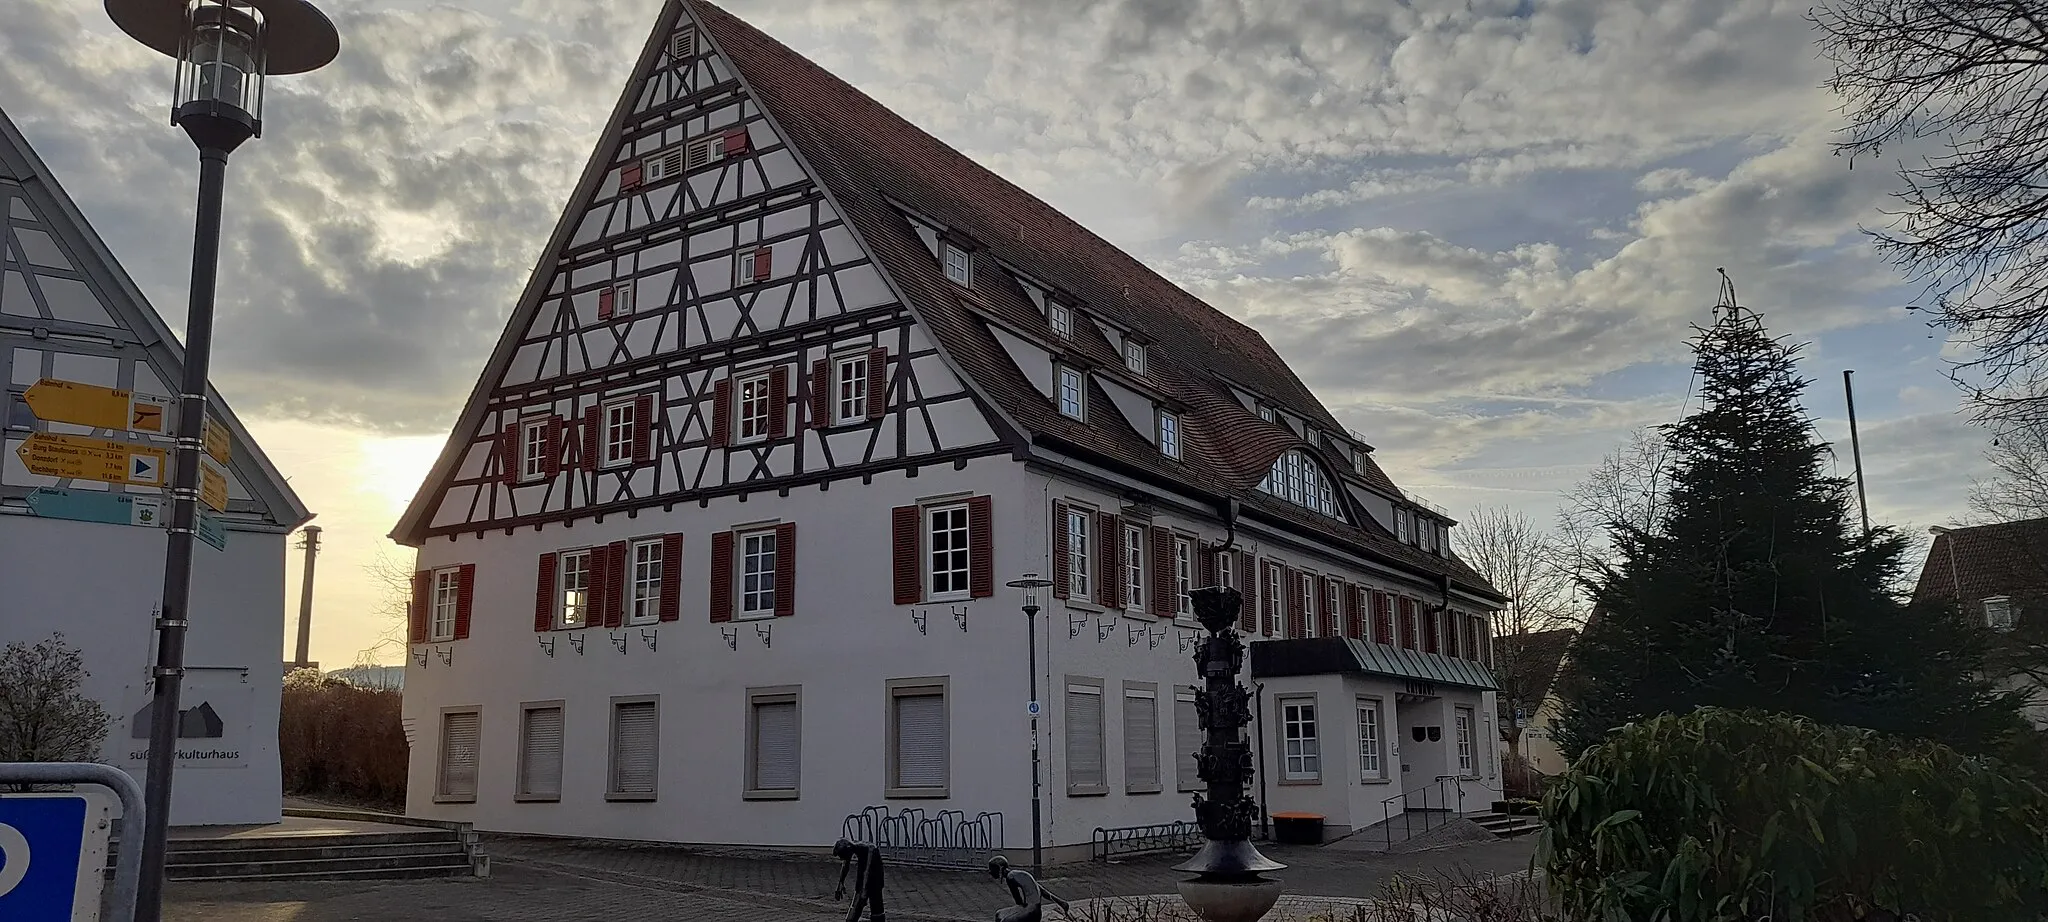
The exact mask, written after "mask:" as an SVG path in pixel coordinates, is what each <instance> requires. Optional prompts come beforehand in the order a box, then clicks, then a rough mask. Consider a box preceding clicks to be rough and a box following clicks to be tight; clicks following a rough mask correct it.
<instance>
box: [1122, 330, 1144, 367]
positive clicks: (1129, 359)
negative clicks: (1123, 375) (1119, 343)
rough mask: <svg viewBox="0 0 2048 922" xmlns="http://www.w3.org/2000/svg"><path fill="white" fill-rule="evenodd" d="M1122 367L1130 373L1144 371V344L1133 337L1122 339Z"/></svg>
mask: <svg viewBox="0 0 2048 922" xmlns="http://www.w3.org/2000/svg"><path fill="white" fill-rule="evenodd" d="M1124 367H1125V368H1128V369H1130V370H1131V373H1132V374H1135V375H1142V374H1144V373H1145V344H1144V343H1141V342H1138V341H1137V340H1133V339H1128V338H1127V339H1125V340H1124Z"/></svg>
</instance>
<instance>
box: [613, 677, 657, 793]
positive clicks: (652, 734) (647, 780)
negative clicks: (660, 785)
mask: <svg viewBox="0 0 2048 922" xmlns="http://www.w3.org/2000/svg"><path fill="white" fill-rule="evenodd" d="M660 714H661V702H660V700H659V699H657V698H654V697H652V696H649V697H642V698H613V699H612V729H611V736H612V748H611V772H610V783H608V784H607V785H606V786H605V799H607V800H653V799H654V796H655V792H656V783H657V780H658V777H659V775H658V766H659V765H660V761H659V758H658V754H659V752H660Z"/></svg>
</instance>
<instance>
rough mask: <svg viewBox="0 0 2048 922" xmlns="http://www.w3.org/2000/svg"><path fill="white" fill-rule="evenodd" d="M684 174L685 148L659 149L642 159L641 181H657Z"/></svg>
mask: <svg viewBox="0 0 2048 922" xmlns="http://www.w3.org/2000/svg"><path fill="white" fill-rule="evenodd" d="M682 174H683V149H682V148H680V147H675V148H670V149H668V150H665V151H659V152H657V153H655V154H653V155H652V156H650V157H648V158H647V159H645V160H642V161H640V178H641V182H657V181H660V180H663V179H668V178H670V177H674V176H681V175H682Z"/></svg>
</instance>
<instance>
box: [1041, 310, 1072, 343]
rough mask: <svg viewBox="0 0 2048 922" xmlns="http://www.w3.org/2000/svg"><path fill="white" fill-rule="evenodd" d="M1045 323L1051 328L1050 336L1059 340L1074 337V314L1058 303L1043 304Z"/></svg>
mask: <svg viewBox="0 0 2048 922" xmlns="http://www.w3.org/2000/svg"><path fill="white" fill-rule="evenodd" d="M1045 323H1046V325H1047V326H1050V327H1052V334H1053V335H1054V336H1057V337H1059V338H1061V339H1068V338H1071V337H1072V336H1073V335H1074V312H1073V311H1070V310H1068V309H1067V306H1066V305H1064V304H1061V303H1059V302H1058V301H1047V302H1045Z"/></svg>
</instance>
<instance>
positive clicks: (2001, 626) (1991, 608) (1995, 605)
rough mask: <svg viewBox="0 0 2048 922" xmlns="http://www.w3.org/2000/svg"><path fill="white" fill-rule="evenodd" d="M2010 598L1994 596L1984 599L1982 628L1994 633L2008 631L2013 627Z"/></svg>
mask: <svg viewBox="0 0 2048 922" xmlns="http://www.w3.org/2000/svg"><path fill="white" fill-rule="evenodd" d="M2013 608H2014V606H2013V604H2012V596H2008V595H1994V596H1987V597H1985V599H1984V626H1985V627H1987V628H1990V629H1992V630H1994V631H2010V630H2012V629H2013V626H2014V620H2015V619H2014V618H2013Z"/></svg>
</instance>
